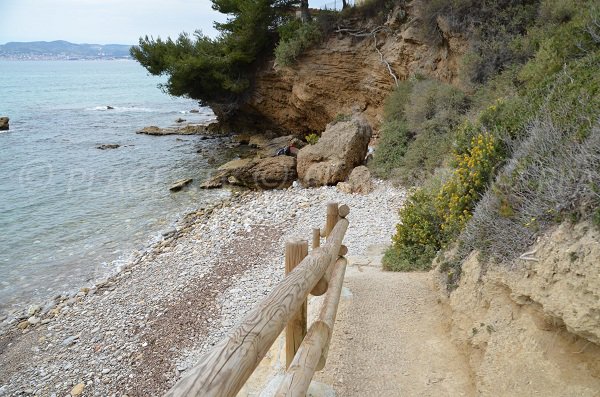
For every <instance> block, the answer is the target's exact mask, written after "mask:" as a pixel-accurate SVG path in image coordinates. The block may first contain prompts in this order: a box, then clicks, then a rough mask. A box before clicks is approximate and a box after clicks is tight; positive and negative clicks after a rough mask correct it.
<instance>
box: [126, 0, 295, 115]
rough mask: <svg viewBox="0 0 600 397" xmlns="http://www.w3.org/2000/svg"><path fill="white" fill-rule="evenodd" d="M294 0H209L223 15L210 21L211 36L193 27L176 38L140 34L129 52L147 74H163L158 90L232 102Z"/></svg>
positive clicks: (273, 39)
mask: <svg viewBox="0 0 600 397" xmlns="http://www.w3.org/2000/svg"><path fill="white" fill-rule="evenodd" d="M298 2H299V0H212V3H213V5H212V7H213V9H215V10H217V11H219V12H221V13H224V14H227V15H228V16H230V17H229V19H228V20H227V21H226V22H224V23H216V24H215V28H216V29H217V30H218V31H219V33H220V35H219V37H218V38H217V39H211V38H209V37H207V36H205V35H203V34H202V32H200V31H196V32H195V33H194V34H193V35H189V34H187V33H181V34H180V35H179V37H178V38H177V39H176V40H172V39H171V38H167V39H166V40H163V39H161V38H160V37H159V38H157V39H154V38H153V37H148V36H145V37H143V38H140V40H139V45H138V46H135V47H133V48H132V50H131V55H132V56H133V57H134V58H135V59H136V60H137V61H138V62H140V64H142V66H144V67H145V68H146V69H147V70H148V71H149V72H150V73H151V74H153V75H167V76H168V77H169V78H168V81H167V83H165V84H164V85H163V89H164V90H165V91H166V92H168V93H169V94H171V95H175V96H186V97H190V98H193V99H197V100H199V101H200V102H201V103H202V104H211V105H215V104H227V105H230V104H235V103H237V102H238V101H239V100H240V99H241V98H243V95H244V94H245V93H246V92H247V91H248V89H249V88H250V86H251V83H252V78H253V75H254V72H255V70H256V68H257V67H258V65H259V64H260V62H261V61H262V60H263V59H264V58H265V57H266V56H268V55H270V54H271V51H272V49H273V47H274V45H275V43H276V42H277V39H278V37H277V26H279V25H280V24H281V23H282V22H283V21H284V20H285V19H286V18H289V14H290V11H291V10H292V7H293V6H296V5H298Z"/></svg>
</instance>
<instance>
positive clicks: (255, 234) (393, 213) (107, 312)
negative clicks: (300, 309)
mask: <svg viewBox="0 0 600 397" xmlns="http://www.w3.org/2000/svg"><path fill="white" fill-rule="evenodd" d="M374 184H375V190H374V191H373V192H372V193H370V194H368V195H364V196H361V195H349V194H345V193H340V192H338V191H337V190H336V189H335V188H334V187H324V188H319V189H299V188H290V189H288V190H279V191H266V192H246V193H238V194H234V196H233V197H232V198H231V199H230V200H227V201H226V202H224V203H222V204H220V205H218V206H217V207H214V208H210V209H203V210H199V211H197V212H196V213H192V214H189V215H188V216H186V217H185V219H184V220H183V221H182V222H181V223H180V225H179V226H178V228H177V230H172V231H171V232H172V233H170V234H168V235H167V236H166V237H165V239H164V240H163V241H161V242H158V243H156V244H155V245H154V246H153V247H152V248H151V249H149V250H147V251H145V252H142V253H137V254H136V255H134V256H133V257H132V260H131V262H130V263H129V264H128V265H127V266H125V267H124V268H123V270H122V271H121V272H120V273H119V274H117V275H116V276H114V277H111V278H109V279H107V280H101V281H99V282H97V283H96V285H94V286H93V287H92V288H90V289H87V288H83V289H82V290H81V291H79V292H78V293H73V294H71V295H69V296H61V297H56V298H55V299H54V300H53V301H51V302H48V303H47V304H45V305H43V306H42V307H36V306H33V307H30V308H29V309H28V311H29V313H23V314H22V315H20V316H19V317H18V318H9V319H6V320H4V322H3V324H2V325H3V328H2V330H1V331H0V396H19V395H37V396H61V397H62V396H68V395H82V396H125V395H127V396H144V397H146V396H154V395H160V394H162V393H163V392H164V391H166V390H167V389H168V388H169V387H170V386H171V385H172V384H173V383H174V382H175V381H176V380H177V379H178V377H179V375H180V374H181V373H182V372H184V371H186V370H187V369H188V368H190V367H191V366H192V365H193V364H194V363H195V362H196V361H197V360H198V358H199V357H200V356H201V355H202V354H203V353H205V352H206V351H207V350H209V349H210V348H211V346H213V345H214V344H215V343H216V342H218V341H219V340H220V339H222V338H223V337H224V336H225V335H226V334H227V333H228V332H229V331H230V329H231V328H232V327H233V326H234V325H235V324H236V323H237V322H238V321H239V320H241V319H242V317H243V316H244V314H245V313H246V312H247V311H248V310H249V309H250V308H251V307H253V306H254V305H256V304H257V302H259V301H260V300H261V299H262V298H263V297H264V296H266V295H267V294H268V293H269V292H270V291H271V290H272V288H273V286H274V285H275V284H276V283H277V282H278V281H279V280H280V279H281V278H282V277H283V248H284V243H285V241H286V240H287V239H289V238H293V237H302V238H306V239H308V240H309V241H310V236H311V230H312V228H314V227H319V226H323V223H324V220H325V210H326V203H327V202H328V201H337V202H340V203H345V204H348V205H349V206H350V208H351V212H350V215H349V216H348V220H349V221H350V228H349V230H348V232H347V234H346V238H345V240H344V243H345V245H347V246H348V248H349V255H364V254H365V253H366V248H367V247H369V246H371V245H375V244H382V243H388V242H389V240H390V237H391V235H392V234H393V232H394V228H395V224H396V223H397V222H398V216H397V210H398V209H399V207H400V206H401V204H402V202H403V200H404V197H405V192H404V191H403V190H399V189H396V188H394V187H392V186H391V185H389V184H388V183H385V182H381V181H375V182H374Z"/></svg>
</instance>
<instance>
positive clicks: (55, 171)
mask: <svg viewBox="0 0 600 397" xmlns="http://www.w3.org/2000/svg"><path fill="white" fill-rule="evenodd" d="M165 81H166V79H165V78H162V77H155V76H150V75H149V74H148V73H147V72H146V70H145V69H144V68H143V67H142V66H140V65H139V64H138V63H137V62H135V61H132V60H93V61H92V60H85V61H84V60H74V61H0V116H8V117H9V118H10V130H9V131H0V318H1V317H2V316H3V313H4V315H6V313H10V312H14V311H16V310H21V309H23V308H24V307H26V305H28V304H30V303H37V304H43V302H45V301H46V300H48V299H51V298H52V297H53V296H56V295H58V294H64V293H69V292H71V291H73V290H75V291H76V290H77V289H78V288H79V287H82V286H85V285H90V284H91V283H93V282H94V280H97V279H101V278H105V277H107V276H108V275H110V274H111V273H114V272H115V271H118V270H119V268H120V267H122V266H123V264H124V263H125V262H126V261H127V260H128V258H129V257H130V255H131V254H132V253H133V252H135V251H140V250H144V249H147V248H148V247H149V245H150V244H151V243H152V242H154V241H157V240H158V239H160V238H161V233H162V232H163V231H165V230H168V229H169V228H172V227H173V225H174V224H176V222H177V221H178V220H179V219H180V218H181V217H182V216H183V215H184V214H185V213H187V212H189V211H191V210H194V209H197V208H199V207H203V206H206V205H210V204H211V203H214V202H216V201H219V200H222V199H223V198H224V197H225V196H227V195H228V192H226V191H220V190H202V189H200V188H199V184H200V182H201V181H202V180H203V179H204V178H206V177H207V176H208V175H209V174H210V173H211V171H212V170H213V169H214V168H215V167H216V166H218V165H219V163H220V162H224V161H227V160H228V159H229V158H232V157H234V154H232V153H231V151H228V150H227V149H225V146H226V145H225V144H224V142H221V140H220V139H202V137H201V136H196V135H193V136H189V135H188V136H147V135H142V134H137V133H136V131H138V130H140V129H141V128H143V127H146V126H150V125H155V126H159V127H171V126H174V125H176V120H177V119H179V118H181V119H185V120H186V123H209V122H211V121H213V120H214V118H215V116H214V114H213V113H212V111H211V110H210V109H209V108H206V107H200V106H199V104H198V103H197V102H196V101H194V100H191V99H186V98H176V97H172V96H169V95H167V94H166V93H164V92H163V91H162V90H161V89H160V88H159V86H160V84H162V83H165ZM111 108H112V109H111ZM192 110H194V112H191V111H192ZM195 111H197V113H196V112H195ZM223 139H225V138H223ZM103 144H110V145H113V144H115V145H120V146H119V147H118V148H116V149H106V150H101V149H98V147H99V146H100V145H103ZM181 178H193V179H194V182H193V183H192V184H191V185H190V186H189V187H188V188H186V189H184V190H182V191H180V192H178V193H172V192H170V191H169V186H170V185H171V184H172V183H173V182H175V181H176V180H178V179H181Z"/></svg>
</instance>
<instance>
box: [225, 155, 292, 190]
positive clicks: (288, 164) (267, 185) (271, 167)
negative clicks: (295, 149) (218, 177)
mask: <svg viewBox="0 0 600 397" xmlns="http://www.w3.org/2000/svg"><path fill="white" fill-rule="evenodd" d="M230 177H233V178H234V179H232V178H230V179H229V182H230V183H231V184H234V185H241V186H245V187H249V188H251V189H285V188H288V187H290V186H291V185H292V183H293V182H294V181H295V180H296V179H297V178H298V174H297V173H296V158H295V157H292V156H277V157H268V158H264V159H259V160H254V161H252V162H250V163H248V164H247V165H245V166H243V167H240V168H238V169H235V170H232V171H231V173H230Z"/></svg>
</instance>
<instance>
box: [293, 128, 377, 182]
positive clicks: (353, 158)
mask: <svg viewBox="0 0 600 397" xmlns="http://www.w3.org/2000/svg"><path fill="white" fill-rule="evenodd" d="M370 139H371V126H370V125H369V124H368V123H367V122H366V121H365V120H364V119H361V118H353V119H352V120H350V121H342V122H338V123H335V124H333V123H332V124H329V125H328V126H327V128H326V129H325V132H323V135H322V136H321V138H319V141H318V142H317V143H316V144H314V145H308V146H306V147H304V148H303V149H301V150H300V151H299V153H298V176H299V178H300V180H301V181H302V183H303V184H304V185H305V186H323V185H335V184H336V183H338V182H342V181H344V180H346V178H347V177H348V175H350V172H351V171H352V169H353V168H354V167H356V166H359V165H361V164H362V163H363V161H364V159H365V156H366V154H367V147H368V145H369V140H370Z"/></svg>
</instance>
